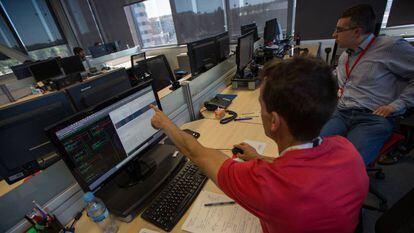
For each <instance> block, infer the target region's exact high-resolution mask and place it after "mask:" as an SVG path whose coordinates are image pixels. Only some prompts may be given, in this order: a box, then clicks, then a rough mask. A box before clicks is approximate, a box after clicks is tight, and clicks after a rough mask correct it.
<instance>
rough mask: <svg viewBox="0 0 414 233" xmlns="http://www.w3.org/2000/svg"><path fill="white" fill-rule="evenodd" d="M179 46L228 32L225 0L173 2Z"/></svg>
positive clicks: (178, 0)
mask: <svg viewBox="0 0 414 233" xmlns="http://www.w3.org/2000/svg"><path fill="white" fill-rule="evenodd" d="M171 4H172V5H171V8H172V11H173V13H174V14H173V15H174V23H175V29H176V32H177V40H178V43H179V44H183V43H187V42H191V41H195V40H199V39H204V38H207V37H209V36H213V35H217V34H219V33H221V32H224V31H226V19H225V13H224V11H225V7H224V2H223V0H210V1H206V0H171Z"/></svg>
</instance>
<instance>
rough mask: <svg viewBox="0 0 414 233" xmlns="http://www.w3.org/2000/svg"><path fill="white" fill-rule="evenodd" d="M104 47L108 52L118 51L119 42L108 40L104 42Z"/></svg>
mask: <svg viewBox="0 0 414 233" xmlns="http://www.w3.org/2000/svg"><path fill="white" fill-rule="evenodd" d="M105 49H106V52H107V53H108V54H110V53H115V52H118V50H119V42H118V41H115V42H109V43H105Z"/></svg>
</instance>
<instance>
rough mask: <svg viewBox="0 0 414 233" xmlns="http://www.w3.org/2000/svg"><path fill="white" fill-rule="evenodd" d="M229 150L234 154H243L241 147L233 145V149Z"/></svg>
mask: <svg viewBox="0 0 414 233" xmlns="http://www.w3.org/2000/svg"><path fill="white" fill-rule="evenodd" d="M231 152H232V153H233V154H234V155H237V154H238V153H240V154H243V152H244V151H243V150H242V149H240V148H237V147H233V149H231Z"/></svg>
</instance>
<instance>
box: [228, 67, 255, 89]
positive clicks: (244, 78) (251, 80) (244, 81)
mask: <svg viewBox="0 0 414 233" xmlns="http://www.w3.org/2000/svg"><path fill="white" fill-rule="evenodd" d="M259 85H260V79H259V78H258V77H257V75H256V76H255V75H254V74H253V73H252V72H251V71H250V70H248V71H246V70H242V71H239V72H237V74H236V75H235V76H234V77H233V79H232V80H231V87H232V89H248V90H255V89H256V88H257V87H259Z"/></svg>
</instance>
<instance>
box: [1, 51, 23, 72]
mask: <svg viewBox="0 0 414 233" xmlns="http://www.w3.org/2000/svg"><path fill="white" fill-rule="evenodd" d="M0 57H1V60H0V75H5V74H8V73H11V72H13V71H12V70H11V69H10V67H11V66H15V65H19V64H21V62H19V61H17V60H16V59H12V58H9V57H7V56H6V55H4V54H2V53H0Z"/></svg>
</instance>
